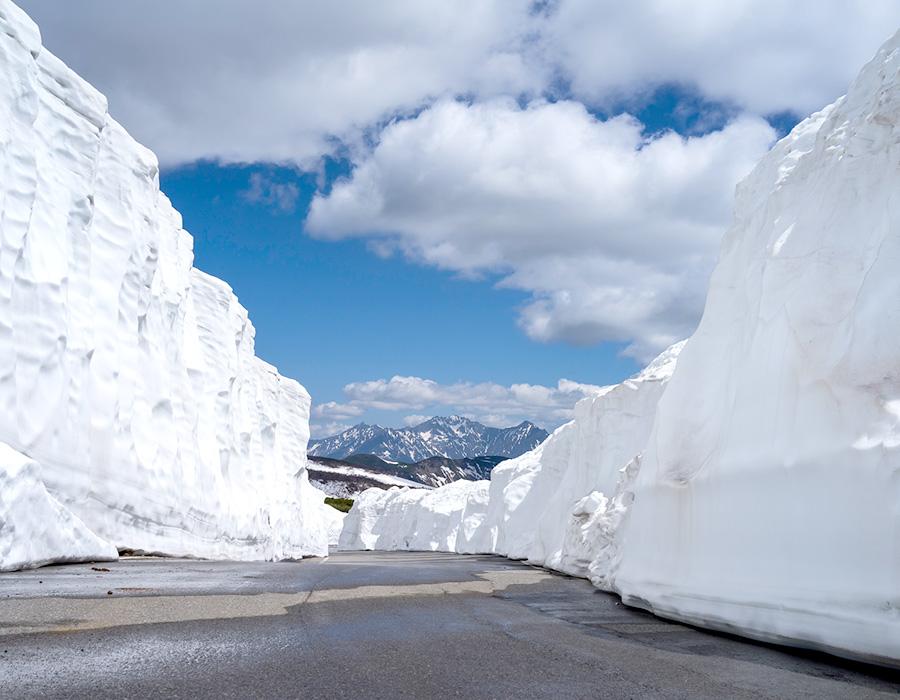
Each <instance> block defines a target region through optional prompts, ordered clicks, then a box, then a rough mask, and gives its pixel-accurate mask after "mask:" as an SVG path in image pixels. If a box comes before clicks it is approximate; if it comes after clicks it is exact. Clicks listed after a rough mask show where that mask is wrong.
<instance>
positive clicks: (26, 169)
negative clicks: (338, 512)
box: [0, 0, 327, 567]
mask: <svg viewBox="0 0 900 700" xmlns="http://www.w3.org/2000/svg"><path fill="white" fill-rule="evenodd" d="M192 246H193V241H192V238H191V236H190V235H189V234H188V233H187V232H186V231H184V230H183V229H182V225H181V217H180V216H179V214H178V213H177V212H176V211H175V210H174V209H173V208H172V206H171V204H170V203H169V201H168V200H167V199H166V197H165V196H164V195H162V194H161V193H160V191H159V176H158V165H157V161H156V158H155V156H154V155H153V154H152V153H151V152H149V151H148V150H147V149H145V148H143V147H142V146H140V145H139V144H137V143H136V142H135V141H134V140H133V139H131V137H130V136H129V135H128V134H127V133H126V132H125V130H124V129H123V128H122V127H121V126H120V125H119V124H117V123H116V122H115V121H114V120H113V119H112V118H111V117H110V116H109V114H108V112H107V104H106V100H105V98H104V97H103V96H102V95H101V94H99V93H98V92H97V91H96V90H94V89H93V88H92V87H91V86H89V85H88V84H86V83H85V82H84V81H83V80H81V79H80V78H79V77H78V76H77V75H75V74H74V73H73V72H72V71H71V70H69V69H68V68H67V67H66V66H65V65H64V64H63V63H62V62H60V61H59V60H58V59H57V58H55V57H54V56H53V55H52V54H50V53H49V52H48V51H46V50H45V49H43V48H42V46H41V41H40V34H39V32H38V29H37V27H36V26H35V24H34V23H33V22H32V21H31V20H30V19H29V18H28V17H27V16H26V15H25V14H24V13H23V12H22V11H21V10H20V9H19V8H17V7H16V6H15V5H13V4H12V3H11V2H8V1H7V0H0V440H3V441H5V442H6V443H8V444H9V445H10V446H11V447H12V448H14V449H15V450H18V451H19V452H21V453H23V454H25V455H28V456H29V457H31V458H33V459H35V460H37V461H38V462H40V464H41V470H40V478H41V480H42V482H43V484H44V485H45V486H46V489H47V491H49V493H50V494H52V496H53V497H54V498H55V499H57V501H58V502H59V503H58V504H55V505H54V507H55V506H56V505H60V506H61V507H63V508H65V509H68V510H69V511H71V514H72V518H71V519H69V520H67V521H66V522H68V523H69V524H70V525H67V526H66V527H70V526H71V528H72V531H73V532H76V533H77V538H76V539H78V538H80V540H79V541H81V542H87V541H88V540H87V539H85V538H82V537H81V536H82V534H83V532H84V531H83V528H82V527H81V524H80V522H79V520H80V521H81V522H83V524H84V525H85V526H87V527H88V528H90V530H91V531H93V533H95V534H96V535H97V536H98V537H99V538H102V539H103V540H106V541H108V542H112V543H113V544H115V545H116V546H119V547H128V548H133V549H139V550H145V551H153V552H165V553H169V554H190V555H196V556H204V557H234V558H281V557H297V556H301V555H305V554H325V553H326V552H327V532H326V525H325V520H324V517H323V515H322V512H323V509H324V508H325V506H324V505H323V504H322V494H321V493H320V492H319V491H317V490H315V489H314V488H313V487H312V486H310V485H309V483H308V480H307V477H306V475H305V472H304V467H305V464H306V445H307V441H308V438H309V433H308V418H309V403H310V401H309V395H308V394H307V392H306V391H305V390H304V389H303V387H301V386H300V385H299V384H298V383H296V382H295V381H293V380H290V379H286V378H284V377H282V376H280V375H279V374H278V372H277V371H276V370H275V368H274V367H271V366H270V365H268V364H266V363H265V362H263V361H262V360H260V359H259V358H257V357H256V356H255V354H254V329H253V326H252V324H251V323H250V321H249V319H248V317H247V311H246V310H245V309H244V308H243V307H242V306H241V305H240V304H239V303H238V300H237V298H236V297H235V295H234V294H233V293H232V291H231V289H230V288H229V287H228V285H227V284H225V283H224V282H222V281H221V280H218V279H216V278H214V277H210V276H209V275H206V274H204V273H202V272H200V271H198V270H196V269H194V268H193V267H192V262H193V250H192ZM298 471H299V472H300V474H299V476H298V477H297V478H294V474H295V473H297V472H298ZM16 475H19V476H16ZM20 478H21V479H28V480H29V482H28V483H31V486H27V488H29V489H33V490H36V491H35V492H39V491H40V488H39V487H40V484H35V483H32V481H33V480H34V479H35V478H36V473H35V471H34V470H33V469H30V470H29V469H25V470H23V469H18V470H9V469H7V470H6V472H5V475H4V479H6V483H8V484H12V483H14V482H15V481H16V479H20ZM23 488H25V486H23ZM35 498H39V497H38V496H35ZM4 503H6V501H4ZM7 515H8V514H7V513H6V512H0V518H3V519H4V522H6V518H7ZM18 531H19V530H17V532H18ZM7 535H8V533H7V532H6V529H5V528H4V533H3V536H4V538H6V537H7ZM48 537H49V535H48ZM17 539H18V536H17ZM50 539H52V538H50ZM50 539H48V540H47V541H48V542H50ZM53 541H54V542H57V543H60V544H61V543H62V542H64V538H63V539H60V540H53ZM97 542H99V540H97ZM19 544H21V543H19ZM95 544H96V543H95ZM81 546H82V545H81V544H78V546H77V547H76V548H75V549H73V550H71V551H70V552H68V553H66V552H63V551H62V550H63V549H65V547H56V546H55V545H54V547H51V548H50V549H48V550H46V551H44V552H40V551H34V552H32V553H31V554H29V556H30V557H32V558H31V559H28V558H27V557H25V558H22V560H21V562H20V563H23V564H26V563H27V562H28V561H30V562H32V563H33V562H45V561H50V560H61V559H65V558H66V557H68V556H71V555H72V553H73V552H75V551H76V550H78V551H81V549H79V548H80V547H81ZM91 546H93V545H91ZM6 551H7V550H6V549H4V559H3V563H2V566H4V567H5V566H7V565H8V562H7V559H6V556H7V555H6ZM10 551H12V550H10ZM15 551H25V550H24V549H22V548H21V547H19V549H16V550H15ZM108 551H109V550H108V547H107V546H102V547H98V548H97V553H98V554H108ZM16 556H18V555H16Z"/></svg>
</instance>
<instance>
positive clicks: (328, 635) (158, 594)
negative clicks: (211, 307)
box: [0, 553, 900, 700]
mask: <svg viewBox="0 0 900 700" xmlns="http://www.w3.org/2000/svg"><path fill="white" fill-rule="evenodd" d="M96 566H97V567H98V568H108V569H109V571H95V570H93V569H92V568H91V565H85V564H73V565H68V566H57V567H48V568H44V569H38V570H36V571H31V572H17V573H13V574H0V698H3V699H4V700H6V699H13V698H20V697H21V698H25V697H41V698H55V697H60V698H62V697H65V698H70V697H90V698H95V699H96V698H106V697H115V698H141V699H142V700H144V699H146V698H157V697H173V698H174V697H178V698H191V699H192V700H196V699H198V698H207V697H210V698H251V697H276V698H290V697H298V698H300V697H302V698H417V699H422V698H452V697H461V698H545V697H552V698H753V699H754V700H758V699H759V698H816V699H820V698H841V699H842V700H844V699H846V698H869V697H872V698H875V697H897V696H898V695H900V676H898V675H896V674H895V673H894V672H891V671H887V670H882V669H878V668H874V667H868V666H864V665H860V664H855V663H850V662H843V661H840V660H838V659H834V658H831V657H828V656H825V655H821V654H815V653H806V652H800V651H793V650H790V649H785V648H780V647H774V646H769V645H765V644H758V643H753V642H747V641H742V640H738V639H735V638H732V637H729V636H727V635H720V634H715V633H710V632H705V631H702V630H697V629H694V628H691V627H686V626H684V625H680V624H676V623H672V622H667V621H665V620H661V619H659V618H656V617H653V616H652V615H649V614H647V613H644V612H641V611H637V610H632V609H629V608H626V607H625V606H623V605H621V604H620V603H619V601H618V599H617V598H616V597H615V596H612V595H608V594H605V593H601V592H598V591H596V590H594V589H593V588H592V587H591V586H590V584H588V583H587V582H586V581H581V580H577V579H571V578H567V577H564V576H557V575H555V574H550V573H548V572H545V571H543V570H541V569H535V568H532V567H529V566H525V565H523V564H519V563H515V562H510V561H507V560H505V559H501V558H498V557H488V556H457V555H449V554H425V553H341V554H337V555H335V556H332V557H330V558H328V559H325V560H319V559H311V560H306V561H303V562H291V563H287V562H282V563H275V564H273V563H231V562H207V561H191V560H171V559H126V560H122V561H120V562H118V563H115V564H98V565H96Z"/></svg>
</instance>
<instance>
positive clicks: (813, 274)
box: [341, 33, 900, 665]
mask: <svg viewBox="0 0 900 700" xmlns="http://www.w3.org/2000/svg"><path fill="white" fill-rule="evenodd" d="M898 270H900V33H898V34H897V35H895V36H894V38H893V39H891V40H890V41H888V42H887V43H886V44H885V45H884V47H882V49H881V50H880V51H879V52H878V54H877V55H876V57H875V58H874V60H873V61H872V62H871V63H869V64H868V65H867V66H866V67H865V68H864V69H863V70H862V72H861V73H860V75H859V77H858V78H857V79H856V81H855V82H854V83H853V85H852V86H851V87H850V90H849V92H848V93H847V95H846V96H845V97H843V98H841V99H839V100H838V101H837V102H835V103H834V104H833V105H831V106H830V107H827V108H825V109H824V110H822V111H821V112H819V113H817V114H814V115H812V116H811V117H810V118H808V119H807V120H806V121H804V122H802V123H801V124H799V125H798V126H797V127H796V128H795V129H794V130H793V132H791V133H790V134H789V135H788V136H787V137H785V138H784V139H783V140H782V141H781V142H779V143H778V144H777V145H776V146H775V147H774V148H773V150H772V151H771V152H770V153H769V154H768V155H767V156H766V157H765V158H764V159H763V160H762V161H761V162H760V164H759V165H758V166H757V167H756V169H755V170H754V171H753V173H751V175H750V176H749V177H748V178H747V179H746V180H745V181H744V182H743V183H742V184H741V185H740V186H739V187H738V190H737V202H736V207H735V221H734V224H733V226H732V228H731V230H730V231H729V232H728V234H727V235H726V237H725V240H724V242H723V245H722V252H721V256H720V261H719V264H718V266H717V268H716V270H715V272H714V274H713V277H712V282H711V286H710V290H709V296H708V299H707V303H706V309H705V312H704V315H703V319H702V321H701V323H700V326H699V328H698V330H697V332H696V333H695V334H694V336H693V337H692V338H691V340H690V341H689V342H688V343H687V345H686V346H685V347H684V350H683V352H682V353H681V355H680V357H679V358H678V361H677V367H675V366H674V365H675V359H674V357H675V355H676V354H677V352H678V348H672V349H670V350H669V351H667V352H666V353H664V355H663V356H662V357H661V358H660V360H658V361H657V362H656V363H654V365H653V366H651V367H650V368H648V370H647V372H645V373H642V374H641V375H639V376H637V377H635V378H634V379H632V380H629V381H627V382H624V383H623V384H621V385H618V386H615V387H611V388H609V389H608V390H607V391H606V393H605V394H603V395H602V396H599V397H596V398H590V399H585V400H584V401H583V402H581V403H580V404H579V405H578V407H577V409H576V417H575V419H574V421H572V422H571V423H569V424H568V425H566V426H563V427H562V428H560V429H559V430H557V431H556V432H555V433H554V434H553V435H552V436H551V437H550V438H549V439H548V440H547V441H546V442H544V443H543V444H542V445H541V446H540V447H538V448H537V449H536V450H534V451H533V452H531V453H528V454H526V455H523V456H522V457H520V458H518V459H515V460H510V461H508V462H505V463H503V464H501V465H499V466H498V467H496V468H495V469H494V471H493V474H492V478H491V481H490V482H486V481H483V482H475V483H464V482H459V483H455V484H450V485H448V486H446V487H443V488H440V489H436V490H433V491H427V492H424V491H411V490H399V489H393V490H391V491H387V492H385V491H366V492H365V493H363V494H362V495H361V496H360V498H359V499H358V501H357V503H356V505H355V506H354V508H353V510H352V511H351V512H350V514H349V515H348V518H347V520H346V521H345V528H344V531H343V533H342V536H341V542H342V545H343V546H345V547H348V548H385V549H396V548H399V549H440V550H450V551H459V552H498V553H500V554H506V555H508V556H511V557H516V558H525V559H528V560H531V561H534V562H537V563H541V564H545V565H547V566H550V567H553V568H557V569H560V570H562V571H567V572H570V573H575V574H578V575H582V576H588V577H590V578H591V580H593V581H594V582H595V583H596V584H597V585H599V586H601V587H603V588H606V589H609V590H613V591H617V592H619V593H620V594H621V595H622V597H623V599H624V600H625V601H626V602H628V603H632V604H635V605H639V606H642V607H647V608H649V609H651V610H653V611H654V612H656V613H658V614H661V615H664V616H668V617H673V618H678V619H683V620H687V621H690V622H693V623H696V624H701V625H707V626H710V627H714V628H719V629H724V630H729V631H732V632H737V633H740V634H744V635H749V636H753V637H757V638H761V639H767V640H776V641H783V642H788V643H792V644H798V645H802V646H809V647H816V648H822V649H826V650H830V651H834V652H837V653H841V654H845V655H850V656H856V657H862V658H865V659H868V660H877V661H881V662H885V663H889V664H893V665H900V409H898V406H900V343H898V339H900V274H898ZM672 369H674V373H671V370H672ZM670 373H671V378H669V375H670ZM663 388H665V391H663ZM660 396H662V398H661V400H658V399H659V397H660Z"/></svg>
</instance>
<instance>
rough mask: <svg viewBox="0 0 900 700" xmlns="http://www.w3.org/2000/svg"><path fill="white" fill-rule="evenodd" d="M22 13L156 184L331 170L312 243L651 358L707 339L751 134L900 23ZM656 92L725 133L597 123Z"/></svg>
mask: <svg viewBox="0 0 900 700" xmlns="http://www.w3.org/2000/svg"><path fill="white" fill-rule="evenodd" d="M18 1H19V2H20V4H22V6H23V7H24V8H25V10H26V11H28V12H29V13H30V14H31V15H32V16H33V17H34V18H35V19H36V20H37V21H38V23H39V24H40V26H41V29H42V34H43V37H44V40H45V44H46V45H47V46H48V47H49V48H50V50H52V51H53V52H54V53H56V54H57V55H59V56H60V57H61V58H62V59H63V60H65V61H66V62H68V63H69V64H70V65H72V67H73V68H75V70H77V71H78V72H79V73H81V74H82V75H83V76H84V77H85V78H87V79H88V80H90V81H91V82H93V83H94V84H95V85H96V86H97V87H98V88H100V89H101V90H102V91H103V92H104V93H105V94H106V95H107V96H108V97H109V100H110V105H111V111H112V113H113V115H114V116H116V117H117V118H118V119H119V120H120V121H122V122H123V123H124V124H126V125H127V127H128V128H129V130H130V131H131V132H132V133H133V134H134V135H135V136H136V137H137V138H138V139H139V140H141V141H143V142H145V143H146V144H147V145H148V146H150V147H151V148H153V149H154V150H155V151H156V152H157V153H158V154H159V155H160V158H161V161H162V163H163V165H164V166H172V165H177V164H180V163H186V162H190V161H194V160H197V159H202V158H207V159H218V160H221V161H226V162H260V161H262V162H277V163H289V164H294V165H297V166H299V167H300V168H301V169H306V170H311V171H316V170H318V171H319V172H323V170H322V169H323V165H322V163H323V160H322V159H323V157H324V156H326V155H338V156H339V157H340V158H345V159H347V160H348V161H349V162H351V164H352V166H353V171H352V174H351V177H350V178H349V179H348V180H346V181H343V182H339V183H338V184H337V185H336V186H335V187H334V188H333V189H332V190H331V191H330V192H329V193H328V194H327V195H326V194H320V196H319V197H318V198H317V199H316V200H314V204H313V208H312V211H311V213H310V215H309V217H308V222H307V223H308V229H309V230H310V231H312V232H313V233H314V234H315V235H317V236H319V237H321V238H326V239H329V238H331V239H338V238H346V237H350V236H360V237H367V238H368V240H369V242H370V243H371V246H372V249H373V250H374V251H376V252H377V253H379V254H382V255H384V254H390V253H391V252H392V251H401V252H402V253H403V254H405V255H407V256H408V257H409V258H411V259H414V260H418V261H420V262H423V263H425V264H429V265H433V266H436V267H439V268H442V269H446V270H452V271H454V272H457V273H460V274H463V275H482V274H490V275H497V276H498V277H499V284H500V285H502V286H506V287H511V288H515V289H520V290H524V291H526V292H527V293H529V294H530V295H531V299H530V302H529V303H527V304H526V305H525V306H524V307H523V308H522V309H521V310H520V312H519V323H520V325H521V327H522V328H523V329H524V331H525V332H526V333H527V334H528V335H529V336H531V337H532V338H535V339H539V340H545V341H555V340H562V341H567V342H573V343H582V344H591V343H596V342H599V341H604V340H612V341H617V342H625V343H628V344H629V349H628V352H629V353H630V354H632V355H634V356H636V357H638V358H640V359H649V358H650V357H651V356H653V354H655V352H656V351H657V350H659V349H661V348H663V347H665V346H666V345H668V344H669V343H670V342H672V341H674V340H676V339H678V338H680V337H683V336H685V335H687V334H689V333H690V332H691V331H692V329H693V327H694V325H695V323H696V320H697V318H698V315H699V313H700V309H701V307H702V300H703V297H704V293H705V287H706V280H707V278H708V273H709V270H710V268H711V266H712V263H713V260H714V257H715V253H716V248H717V244H718V240H719V239H720V236H721V234H722V232H723V231H724V229H725V227H726V226H727V222H728V218H729V211H730V203H731V200H732V188H733V185H734V184H735V182H736V181H737V180H738V179H739V178H740V177H741V176H742V175H743V174H745V173H746V172H747V171H748V170H749V168H750V166H751V165H752V163H753V162H755V160H756V159H758V157H759V156H760V155H761V154H762V153H763V151H764V150H765V149H766V147H767V146H768V144H769V143H770V141H771V139H772V138H773V131H772V130H771V129H770V128H769V127H768V125H767V124H766V123H765V122H764V121H763V120H762V118H761V116H763V115H767V114H771V113H774V112H778V111H780V110H789V111H791V112H794V113H797V114H805V113H808V112H809V111H811V110H813V109H817V108H819V107H821V106H823V105H824V104H826V103H828V102H831V101H832V100H833V99H834V98H835V97H837V96H838V95H840V94H841V93H842V92H844V90H845V89H846V86H847V84H848V83H849V81H850V80H851V79H852V77H853V75H854V74H855V73H856V71H857V70H858V68H859V66H860V65H861V64H862V63H863V62H864V61H866V60H868V59H869V58H870V57H871V56H872V55H873V54H874V52H875V50H876V49H877V47H878V46H879V45H880V44H881V43H882V42H883V41H884V40H885V39H887V36H888V34H890V33H891V32H892V31H894V30H895V28H896V27H897V26H898V25H900V3H898V2H896V0H847V1H846V2H821V1H820V0H796V2H793V3H786V2H784V1H783V0H752V1H751V0H734V1H732V2H721V0H684V2H679V3H671V2H670V3H666V2H637V3H623V2H620V1H619V0H552V1H550V2H541V1H534V0H483V1H480V2H477V3H467V4H466V5H465V10H464V11H461V10H460V7H459V5H458V4H457V3H452V2H447V1H442V0H425V1H422V0H389V1H387V2H379V3H373V2H368V1H367V0H346V2H341V3H290V2H282V1H280V0H193V1H192V2H190V3H185V2H183V1H182V0H157V1H156V2H153V3H124V2H121V0H80V1H79V2H77V3H75V2H58V0H18ZM661 85H678V86H681V87H683V88H685V89H686V90H687V91H688V92H692V93H695V94H696V96H697V99H698V100H700V102H703V101H704V100H705V101H706V102H704V104H705V105H707V106H708V109H707V111H705V112H704V113H702V114H698V115H694V117H690V118H691V119H694V121H695V123H694V124H693V129H694V130H697V131H698V133H700V132H702V131H703V130H704V128H705V127H709V125H710V124H712V125H718V124H720V123H721V122H722V120H723V118H724V117H725V116H731V117H732V121H731V122H730V123H729V124H728V125H727V126H725V127H724V128H722V129H718V130H716V131H713V132H712V133H708V134H701V135H698V136H695V137H693V138H682V137H680V136H677V135H675V134H672V133H668V134H664V135H657V136H654V137H651V138H648V137H647V136H646V135H644V134H643V133H642V125H641V124H639V123H637V122H636V121H635V120H634V119H632V118H630V117H628V116H620V117H617V118H614V119H610V120H608V121H598V120H597V119H595V118H594V117H593V116H591V115H592V114H593V113H598V112H605V111H617V110H620V108H621V106H622V105H626V106H632V107H637V106H639V105H641V104H643V103H644V102H646V100H647V99H648V95H651V94H652V93H653V90H654V89H655V88H656V87H658V86H661ZM545 100H546V101H545ZM676 117H677V115H676ZM676 120H677V119H676ZM246 196H247V197H249V198H252V199H253V200H254V201H257V202H260V203H263V204H267V205H269V206H275V207H278V208H281V209H282V210H284V211H290V210H291V209H292V208H293V207H294V206H295V205H296V202H297V195H296V192H295V191H293V190H291V188H290V187H287V186H282V185H279V183H275V182H271V181H266V180H265V179H259V180H258V181H255V182H254V181H252V182H251V183H250V186H249V189H248V190H247V195H246Z"/></svg>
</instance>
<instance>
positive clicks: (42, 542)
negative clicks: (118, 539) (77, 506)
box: [0, 443, 119, 571]
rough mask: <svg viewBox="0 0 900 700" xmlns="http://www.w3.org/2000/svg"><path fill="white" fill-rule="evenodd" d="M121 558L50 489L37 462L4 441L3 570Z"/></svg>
mask: <svg viewBox="0 0 900 700" xmlns="http://www.w3.org/2000/svg"><path fill="white" fill-rule="evenodd" d="M118 558H119V554H118V552H117V551H116V548H115V547H113V546H112V545H111V544H110V543H109V542H106V541H104V540H101V539H100V538H99V537H97V536H96V535H95V534H94V533H93V532H91V531H90V530H88V528H87V526H86V525H85V524H84V523H83V522H81V520H79V519H78V517H76V516H74V515H72V513H70V512H69V511H67V510H66V509H65V508H63V507H62V505H60V503H59V502H58V501H57V500H56V499H55V498H53V496H51V495H50V494H49V493H47V489H45V488H44V484H43V482H41V479H40V467H39V466H38V464H37V463H36V462H34V460H31V459H29V458H28V457H26V456H25V455H23V454H21V453H19V452H16V451H15V450H14V449H13V448H11V447H10V446H9V445H5V444H3V443H0V571H15V570H17V569H26V568H33V567H37V566H43V565H44V564H50V563H53V562H76V561H115V560H116V559H118Z"/></svg>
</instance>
